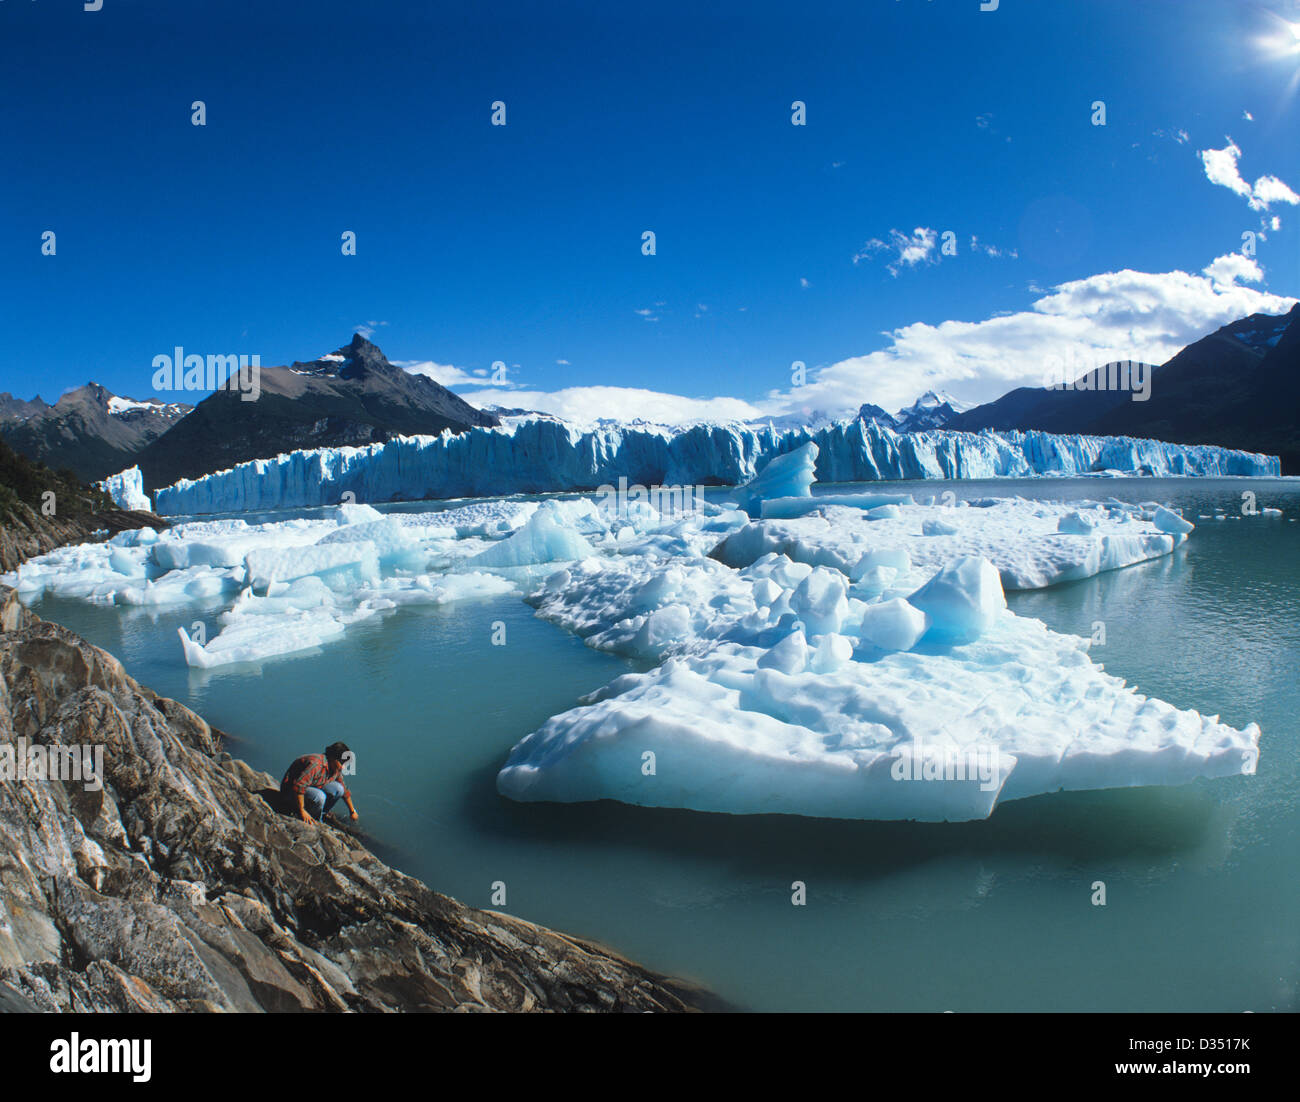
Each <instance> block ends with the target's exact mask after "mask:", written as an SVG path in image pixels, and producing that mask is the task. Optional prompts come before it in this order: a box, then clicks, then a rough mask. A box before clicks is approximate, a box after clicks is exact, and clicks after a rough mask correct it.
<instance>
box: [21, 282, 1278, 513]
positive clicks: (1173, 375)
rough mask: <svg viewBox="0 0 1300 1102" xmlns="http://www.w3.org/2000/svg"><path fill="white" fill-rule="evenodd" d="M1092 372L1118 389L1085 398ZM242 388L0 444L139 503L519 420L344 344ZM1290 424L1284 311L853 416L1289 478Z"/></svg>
mask: <svg viewBox="0 0 1300 1102" xmlns="http://www.w3.org/2000/svg"><path fill="white" fill-rule="evenodd" d="M1108 370H1109V374H1110V376H1111V381H1113V382H1114V381H1117V382H1118V383H1119V384H1120V385H1119V387H1118V388H1115V389H1106V388H1105V387H1099V386H1098V385H1097V384H1098V383H1099V382H1101V381H1102V380H1104V379H1105V378H1106V376H1107V373H1108ZM1139 384H1141V385H1139ZM258 385H259V389H260V393H259V395H258V398H257V400H256V401H244V400H243V397H244V396H243V395H241V393H240V392H239V391H238V390H235V389H219V390H216V391H214V392H213V393H212V394H210V395H209V396H208V397H206V398H204V399H203V400H202V401H200V402H199V403H198V404H197V405H196V406H193V407H191V406H189V405H187V404H185V403H183V402H163V401H161V400H159V399H158V398H150V399H148V400H146V401H134V400H132V399H127V398H121V397H118V396H116V395H114V394H112V393H111V392H110V391H108V390H107V389H105V388H104V387H102V386H100V385H99V384H97V383H88V384H86V385H85V386H82V387H78V388H77V389H76V390H73V391H70V392H69V393H67V394H65V395H63V397H61V398H60V399H59V400H58V402H57V403H55V404H54V405H52V406H51V405H49V404H47V403H46V402H44V401H43V400H42V399H41V398H40V397H39V396H38V397H36V398H34V399H32V400H30V401H26V400H23V399H20V398H15V397H13V396H12V395H10V394H0V438H3V439H4V440H5V441H7V442H8V443H9V444H10V445H11V446H12V447H13V448H14V450H15V451H17V452H19V453H21V454H23V455H26V456H28V457H29V458H31V459H33V460H35V461H37V462H40V463H44V464H45V465H46V466H48V467H50V468H55V469H57V468H68V469H70V470H71V471H72V472H74V473H75V474H76V476H77V477H78V478H80V479H82V480H84V481H99V480H101V479H104V478H106V477H108V476H109V475H110V474H114V473H116V472H118V471H121V470H123V469H125V468H128V467H131V466H139V467H140V469H141V471H142V473H143V476H144V485H145V488H146V489H147V490H150V491H152V490H154V489H157V488H158V487H160V486H166V485H170V484H171V483H173V482H175V481H176V480H177V479H180V478H198V477H201V476H202V475H205V474H209V473H211V472H213V471H216V470H221V469H224V468H227V467H232V466H234V465H236V464H238V463H242V462H245V461H247V460H250V459H269V458H272V457H274V456H276V455H279V454H281V453H282V452H290V451H295V450H299V449H307V448H323V447H340V446H359V445H365V444H376V443H383V442H385V441H387V440H389V439H391V438H393V437H395V436H415V435H437V434H439V433H440V432H442V431H443V430H444V429H446V430H449V431H451V432H452V433H455V434H459V433H461V432H463V431H466V430H468V429H471V428H474V427H491V426H495V425H498V424H500V423H501V421H500V418H501V416H506V415H509V414H519V413H523V412H524V411H522V410H506V409H500V410H497V409H493V408H489V409H486V410H481V409H476V408H475V407H474V406H472V405H470V404H469V403H468V402H466V401H464V399H462V398H460V397H458V396H457V395H456V394H454V393H452V392H451V391H450V390H448V389H447V388H446V387H444V386H442V385H440V384H439V383H437V382H435V381H434V380H432V379H430V378H429V377H427V376H425V375H421V374H414V373H411V372H408V371H405V370H403V369H402V368H400V367H397V366H396V365H394V364H392V363H390V362H389V361H388V359H387V357H385V355H384V354H383V352H381V351H380V350H379V348H377V347H376V346H375V345H374V344H372V343H371V342H370V341H368V340H367V339H366V338H365V337H363V336H361V335H360V334H356V335H355V336H354V337H353V338H352V340H351V342H350V343H349V344H347V345H344V346H343V347H341V348H339V349H337V350H336V351H334V352H331V353H329V354H327V355H324V356H321V357H319V358H318V359H315V360H308V361H295V362H294V363H292V364H290V365H288V366H285V367H265V368H260V369H259V384H258ZM1139 391H1145V392H1146V393H1147V398H1146V400H1144V401H1135V400H1134V398H1135V397H1138V396H1140V394H1139ZM1298 413H1300V305H1297V306H1296V307H1294V308H1293V309H1292V310H1291V311H1290V313H1288V314H1285V315H1281V316H1275V315H1270V314H1252V315H1250V316H1249V317H1246V318H1242V319H1240V320H1239V321H1235V322H1232V323H1230V324H1228V325H1225V326H1223V327H1222V328H1220V329H1218V330H1216V331H1215V332H1213V333H1211V334H1209V335H1208V336H1206V337H1203V338H1201V339H1200V340H1198V341H1195V342H1194V343H1192V344H1190V345H1188V346H1187V347H1186V348H1184V349H1183V350H1182V351H1181V352H1179V353H1178V354H1177V355H1176V356H1174V357H1173V358H1172V359H1170V360H1168V361H1167V362H1166V363H1164V364H1161V365H1158V366H1152V365H1140V366H1139V367H1135V368H1131V367H1130V366H1129V365H1116V369H1115V370H1111V369H1109V368H1108V367H1104V368H1100V369H1097V370H1096V371H1094V372H1090V373H1086V374H1085V375H1083V376H1080V377H1079V378H1078V379H1076V380H1075V381H1074V383H1073V384H1072V385H1071V386H1069V387H1063V388H1060V389H1053V388H1047V387H1018V388H1016V389H1014V390H1012V391H1010V392H1008V393H1007V394H1004V395H1003V396H1002V397H1001V398H998V399H997V400H996V401H993V402H988V403H985V404H983V405H979V406H975V407H973V408H971V407H969V406H967V405H965V404H963V403H961V402H959V401H957V400H956V399H954V398H952V397H951V396H949V395H947V394H944V393H941V392H939V393H936V392H935V391H927V392H926V393H925V394H923V395H921V397H920V398H918V399H917V400H916V401H915V402H914V403H913V404H912V405H910V406H908V407H906V408H904V409H900V410H898V411H897V412H896V413H892V414H891V413H888V412H886V411H885V410H883V409H881V408H880V407H879V406H875V405H870V404H866V405H863V406H862V407H861V409H860V410H859V411H858V417H859V418H861V419H863V420H866V421H875V422H877V423H878V424H880V425H881V426H883V427H885V428H888V429H890V430H892V431H894V432H900V433H903V432H918V431H922V430H933V429H951V430H962V431H967V432H979V431H981V430H985V429H989V430H995V431H1005V430H1008V429H1020V430H1030V429H1038V430H1042V431H1045V432H1052V433H1060V434H1075V433H1078V434H1088V435H1097V436H1133V437H1140V438H1148V439H1156V440H1163V441H1166V442H1169V443H1176V444H1215V445H1219V446H1222V447H1228V448H1239V449H1243V450H1247V451H1256V452H1265V453H1267V454H1270V455H1278V456H1280V457H1281V460H1282V470H1283V472H1284V473H1287V474H1297V473H1300V417H1298V416H1297V414H1298ZM810 419H811V420H813V421H818V420H820V421H824V422H826V423H830V422H831V421H833V420H834V418H830V417H828V416H826V415H823V414H817V413H813V412H805V413H804V414H803V415H791V416H789V417H784V418H780V419H774V421H773V424H775V425H776V427H778V428H785V427H798V428H803V427H808V426H809V421H810ZM778 421H779V422H780V423H779V424H778V423H777V422H778ZM787 421H789V422H791V424H790V425H786V424H785V422H787Z"/></svg>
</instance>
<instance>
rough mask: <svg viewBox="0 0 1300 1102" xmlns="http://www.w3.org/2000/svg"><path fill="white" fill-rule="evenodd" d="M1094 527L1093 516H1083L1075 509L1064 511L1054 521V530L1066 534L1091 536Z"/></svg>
mask: <svg viewBox="0 0 1300 1102" xmlns="http://www.w3.org/2000/svg"><path fill="white" fill-rule="evenodd" d="M1096 527H1097V525H1096V522H1095V519H1094V518H1093V517H1088V516H1084V515H1083V514H1082V513H1081V512H1079V511H1078V510H1077V509H1075V510H1073V511H1071V512H1069V513H1066V514H1065V516H1063V517H1061V519H1060V520H1058V521H1057V522H1056V530H1057V531H1058V532H1061V533H1064V534H1065V535H1067V536H1091V535H1092V534H1093V532H1094V531H1095V529H1096Z"/></svg>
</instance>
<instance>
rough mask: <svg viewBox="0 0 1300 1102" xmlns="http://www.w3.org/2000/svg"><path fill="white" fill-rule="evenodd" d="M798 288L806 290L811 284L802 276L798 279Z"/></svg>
mask: <svg viewBox="0 0 1300 1102" xmlns="http://www.w3.org/2000/svg"><path fill="white" fill-rule="evenodd" d="M799 286H800V287H803V288H808V287H811V286H812V284H811V283H809V282H808V280H807V279H805V278H804V277H803V276H800V277H799Z"/></svg>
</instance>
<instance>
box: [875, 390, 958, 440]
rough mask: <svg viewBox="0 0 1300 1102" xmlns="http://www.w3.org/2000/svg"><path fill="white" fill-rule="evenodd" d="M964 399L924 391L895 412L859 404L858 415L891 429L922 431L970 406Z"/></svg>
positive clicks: (943, 424)
mask: <svg viewBox="0 0 1300 1102" xmlns="http://www.w3.org/2000/svg"><path fill="white" fill-rule="evenodd" d="M970 408H971V407H970V405H969V404H968V403H966V402H960V401H958V400H957V399H956V398H954V397H952V396H951V395H949V394H945V393H943V392H942V391H940V392H935V391H933V390H927V391H926V392H925V393H924V394H922V395H921V397H919V398H918V399H917V400H916V401H915V402H913V403H912V404H911V405H910V406H905V407H904V408H902V409H900V410H899V411H898V412H897V413H893V414H890V413H886V412H885V411H884V410H883V409H881V408H880V407H879V406H875V405H872V404H871V403H869V402H868V403H865V404H863V406H862V408H861V409H859V410H858V417H860V418H861V419H862V420H864V421H875V422H876V423H877V424H879V425H883V426H884V427H885V428H890V429H893V430H894V431H895V432H923V431H925V430H926V429H941V428H944V427H946V426H947V424H948V422H949V421H951V420H952V419H953V418H954V417H956V416H958V415H959V414H961V413H964V412H965V411H966V410H968V409H970Z"/></svg>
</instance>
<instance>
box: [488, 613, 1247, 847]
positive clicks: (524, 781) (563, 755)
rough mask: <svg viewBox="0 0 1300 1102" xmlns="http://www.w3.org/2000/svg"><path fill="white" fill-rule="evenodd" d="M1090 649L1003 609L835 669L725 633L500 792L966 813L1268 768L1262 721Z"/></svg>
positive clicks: (518, 755)
mask: <svg viewBox="0 0 1300 1102" xmlns="http://www.w3.org/2000/svg"><path fill="white" fill-rule="evenodd" d="M829 638H834V637H829ZM1086 646H1087V644H1086V641H1084V640H1082V639H1077V638H1074V637H1072V636H1065V635H1058V634H1056V633H1054V632H1052V631H1049V630H1048V629H1047V627H1046V626H1044V625H1043V624H1042V623H1041V622H1039V621H1037V620H1032V619H1028V618H1024V617H1018V616H1015V615H1013V614H1012V613H1010V612H1007V611H1005V610H1004V611H1003V612H1001V613H1000V614H999V615H998V617H997V618H996V622H995V623H994V624H993V626H992V627H991V629H990V630H989V631H988V632H987V633H986V634H985V635H983V636H981V637H980V638H979V639H977V640H976V641H975V642H973V643H969V644H964V645H960V646H954V647H948V648H944V647H930V648H928V649H926V650H924V651H920V650H918V651H908V652H899V653H891V654H886V655H884V656H883V657H881V658H879V659H878V660H877V661H849V662H846V663H843V664H841V665H834V664H830V665H829V666H828V665H823V664H821V663H819V662H818V661H817V659H816V657H815V656H816V655H817V654H819V653H820V651H821V647H818V648H816V650H813V649H812V648H810V647H809V646H808V644H807V643H806V642H805V640H804V638H803V635H802V633H799V632H796V633H792V634H790V635H788V636H787V637H786V638H785V639H784V640H783V641H782V642H781V643H779V644H777V645H776V646H773V647H770V648H761V647H753V646H743V645H740V644H736V643H724V644H722V645H720V646H718V647H716V648H713V649H711V650H709V651H707V652H704V653H702V654H692V655H684V656H679V657H674V658H670V659H669V660H668V661H667V662H665V663H664V664H663V665H662V666H660V667H658V668H656V669H654V670H651V671H650V672H648V673H640V674H628V675H625V676H624V677H621V678H619V679H617V680H616V681H615V682H613V683H611V684H610V685H609V686H607V687H606V689H604V690H602V691H600V692H598V693H597V694H595V696H594V698H593V699H592V700H591V701H590V702H589V703H587V704H584V705H582V706H580V707H578V708H575V709H573V710H571V711H568V712H564V713H561V714H560V715H558V716H554V717H553V718H551V719H550V720H548V721H547V722H546V723H545V724H543V725H542V727H540V728H539V729H538V730H537V731H535V732H534V733H533V734H531V735H529V736H527V737H526V738H524V739H523V740H522V741H521V742H519V743H518V744H517V745H516V746H515V748H514V749H513V750H512V751H511V753H510V756H509V758H508V759H507V761H506V763H505V765H504V766H503V768H502V769H501V771H500V772H499V774H498V775H497V789H498V791H500V792H501V794H502V795H504V796H507V797H509V798H510V799H514V800H521V801H535V800H548V801H558V802H566V803H568V802H579V801H587V800H598V799H614V800H619V801H621V802H623V803H629V804H637V805H642V806H647V807H681V808H690V809H693V810H697V811H713V812H725V813H731V814H740V815H755V814H773V813H781V814H793V815H804V816H814V817H828V818H840V819H876V820H882V819H885V820H887V819H911V820H920V821H927V822H941V821H948V822H957V821H963V820H972V819H984V818H987V817H988V816H989V815H990V814H992V812H993V810H994V809H995V807H996V806H997V805H998V803H1000V802H1002V801H1005V800H1014V799H1023V798H1025V797H1027V796H1034V795H1039V794H1043V793H1048V792H1056V791H1061V790H1076V789H1088V788H1116V787H1128V786H1134V785H1165V784H1183V783H1186V782H1188V781H1191V780H1193V779H1194V778H1197V777H1228V776H1235V775H1239V774H1251V773H1253V772H1254V770H1255V760H1256V755H1257V752H1258V739H1259V728H1258V727H1257V726H1256V725H1254V724H1251V725H1250V726H1248V727H1247V728H1246V729H1245V730H1241V731H1238V730H1235V729H1233V728H1231V727H1229V726H1227V725H1225V724H1222V723H1220V722H1219V721H1218V718H1217V717H1203V716H1201V715H1199V714H1198V713H1197V712H1195V711H1185V710H1179V709H1177V708H1174V707H1173V706H1172V705H1169V704H1166V703H1164V702H1163V701H1159V700H1154V699H1151V698H1148V697H1144V696H1142V695H1140V694H1138V693H1136V692H1135V691H1134V690H1133V689H1132V688H1130V687H1128V686H1126V685H1125V684H1124V682H1123V681H1122V680H1121V679H1120V678H1118V677H1113V676H1111V675H1110V674H1107V673H1105V672H1104V671H1103V670H1102V669H1101V667H1100V666H1098V665H1096V664H1094V663H1093V662H1091V661H1090V660H1089V658H1088V656H1087V654H1086ZM810 654H811V655H813V657H811V658H810ZM647 762H652V763H653V769H648V768H647Z"/></svg>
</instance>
